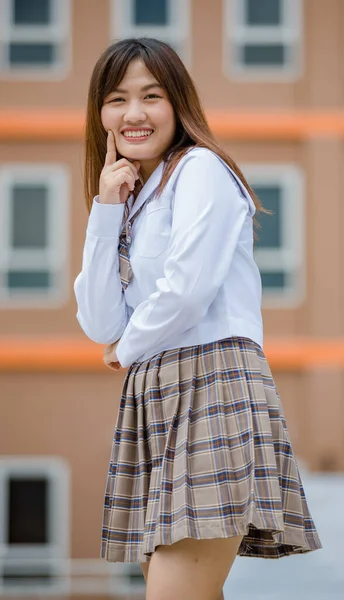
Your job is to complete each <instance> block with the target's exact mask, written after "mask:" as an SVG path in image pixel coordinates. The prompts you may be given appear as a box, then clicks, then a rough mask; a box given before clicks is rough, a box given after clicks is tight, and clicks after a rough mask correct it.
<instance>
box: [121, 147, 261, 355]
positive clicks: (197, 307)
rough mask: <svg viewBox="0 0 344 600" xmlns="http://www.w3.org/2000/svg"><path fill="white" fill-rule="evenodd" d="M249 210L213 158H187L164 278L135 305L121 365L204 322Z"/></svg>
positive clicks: (179, 181) (208, 155)
mask: <svg viewBox="0 0 344 600" xmlns="http://www.w3.org/2000/svg"><path fill="white" fill-rule="evenodd" d="M248 211H249V201H248V200H247V199H246V198H245V197H243V195H241V193H240V192H239V191H238V186H237V184H236V183H234V181H233V178H232V175H231V173H230V172H229V170H228V169H227V168H226V167H225V166H224V165H223V163H221V161H220V160H219V159H218V158H217V157H216V156H214V155H213V154H211V153H209V152H207V153H204V154H203V153H202V154H201V153H199V154H196V155H194V156H192V155H191V156H190V158H189V160H188V161H187V162H186V163H185V165H183V167H182V169H181V171H180V174H179V175H178V178H177V182H176V186H175V198H174V208H173V220H172V231H171V238H170V243H169V247H168V257H167V258H166V261H165V263H164V277H162V278H160V279H157V281H156V288H157V289H156V291H155V292H154V293H152V294H151V295H150V296H149V297H148V299H147V300H146V301H144V302H142V303H141V304H139V305H138V307H137V308H136V310H135V311H134V313H133V314H132V316H131V318H130V320H129V323H128V325H127V327H126V329H125V331H124V333H123V335H122V337H121V339H120V342H119V344H118V346H117V357H118V360H119V362H120V363H121V365H122V366H123V367H127V366H129V365H131V364H132V363H133V362H135V361H136V360H138V359H139V358H140V357H141V355H142V354H145V353H146V352H147V351H149V350H150V349H152V348H154V347H155V346H156V345H158V344H161V342H163V340H164V339H167V338H168V337H169V336H171V334H172V333H173V336H176V335H178V334H179V333H183V332H184V331H186V330H187V329H189V328H191V327H193V326H195V325H196V324H197V323H199V322H200V321H201V320H202V318H203V317H204V316H205V314H206V313H207V310H208V308H209V306H210V305H211V303H212V302H213V300H214V298H215V296H216V294H217V292H218V290H219V288H220V287H221V285H222V284H223V283H224V281H225V278H226V275H227V273H228V270H229V267H230V264H231V260H232V258H233V254H234V251H235V248H236V245H237V242H238V239H239V235H240V232H241V229H242V227H243V224H244V221H245V218H246V215H247V213H248Z"/></svg>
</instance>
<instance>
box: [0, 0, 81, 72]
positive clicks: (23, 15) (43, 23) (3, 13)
mask: <svg viewBox="0 0 344 600" xmlns="http://www.w3.org/2000/svg"><path fill="white" fill-rule="evenodd" d="M69 3H70V0H2V2H1V3H0V75H2V76H3V77H4V75H6V77H7V76H9V75H10V76H11V77H12V76H15V77H20V78H23V77H24V78H28V77H30V78H32V77H33V76H37V75H40V76H42V75H43V76H44V77H45V78H46V77H50V78H51V77H54V76H55V77H56V76H57V75H64V74H65V71H66V67H67V59H68V56H69V54H70V33H69V21H70V18H69V11H70V5H69Z"/></svg>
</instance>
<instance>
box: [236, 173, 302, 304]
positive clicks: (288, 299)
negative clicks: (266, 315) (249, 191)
mask: <svg viewBox="0 0 344 600" xmlns="http://www.w3.org/2000/svg"><path fill="white" fill-rule="evenodd" d="M242 169H243V172H244V173H245V177H246V179H247V180H248V182H249V184H250V186H251V187H252V188H254V187H255V186H256V185H275V186H278V187H279V188H281V192H282V193H281V204H282V207H281V211H282V222H281V236H282V246H281V248H279V249H276V248H257V249H255V250H254V257H255V261H256V263H257V265H258V268H259V270H260V271H275V270H281V271H283V272H284V273H286V275H287V276H288V275H289V277H290V279H291V280H293V281H292V283H291V284H290V285H289V286H288V285H287V286H286V288H284V289H282V288H263V300H262V305H263V308H296V307H298V306H300V304H302V302H303V301H304V300H305V296H306V265H305V243H306V241H305V238H306V232H305V194H304V175H303V171H302V169H301V168H299V167H298V166H296V165H291V164H278V165H277V164H267V163H264V164H258V163H247V164H244V165H243V166H242ZM262 201H263V200H262ZM258 221H259V216H258ZM260 231H261V230H259V229H258V230H257V234H258V236H259V235H260Z"/></svg>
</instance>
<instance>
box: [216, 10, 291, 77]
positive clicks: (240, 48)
mask: <svg viewBox="0 0 344 600" xmlns="http://www.w3.org/2000/svg"><path fill="white" fill-rule="evenodd" d="M224 3H225V5H224V9H225V23H226V25H225V27H226V34H225V36H224V39H225V49H224V56H225V63H226V64H225V68H226V71H229V75H230V76H231V77H240V76H243V77H245V78H248V77H249V78H256V79H272V80H276V79H277V80H279V79H288V80H291V79H295V78H296V77H298V76H299V74H300V70H301V29H302V27H301V18H302V0H259V2H258V1H257V0H224Z"/></svg>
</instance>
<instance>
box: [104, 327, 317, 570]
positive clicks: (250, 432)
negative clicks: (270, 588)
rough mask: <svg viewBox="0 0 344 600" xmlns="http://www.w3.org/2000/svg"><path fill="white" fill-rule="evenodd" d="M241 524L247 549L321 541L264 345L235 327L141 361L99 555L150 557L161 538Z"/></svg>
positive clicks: (271, 552) (275, 549)
mask: <svg viewBox="0 0 344 600" xmlns="http://www.w3.org/2000/svg"><path fill="white" fill-rule="evenodd" d="M237 535H243V536H244V537H243V539H242V542H241V545H240V547H239V550H238V555H240V556H253V557H262V558H280V557H283V556H287V555H290V554H297V553H305V552H310V551H312V550H316V549H318V548H321V547H322V544H321V542H320V539H319V536H318V533H317V531H316V528H315V525H314V522H313V520H312V517H311V514H310V512H309V509H308V505H307V501H306V497H305V493H304V489H303V486H302V482H301V479H300V474H299V470H298V466H297V462H296V458H295V456H294V454H293V450H292V446H291V442H290V438H289V434H288V430H287V425H286V421H285V417H284V413H283V408H282V405H281V401H280V398H279V395H278V393H277V391H276V387H275V383H274V380H273V378H272V375H271V371H270V368H269V365H268V363H267V360H266V358H265V355H264V353H263V351H262V349H261V348H260V346H258V345H257V344H256V343H255V342H253V341H251V340H249V339H247V338H242V337H232V338H227V339H223V340H219V341H216V342H211V343H207V344H203V345H199V346H189V347H185V348H178V349H175V350H167V351H164V352H161V353H160V354H157V355H155V356H153V357H152V358H150V359H148V360H146V361H144V362H141V363H138V362H136V363H133V364H132V365H131V366H130V368H129V369H128V371H127V374H126V378H125V381H124V385H123V393H122V398H121V403H120V409H119V414H118V419H117V424H116V427H115V433H114V441H113V446H112V454H111V459H110V468H109V473H108V478H107V484H106V491H105V505H104V513H103V528H102V543H101V554H100V557H101V558H103V559H106V560H108V561H110V562H118V561H119V562H146V561H148V560H149V559H150V556H151V554H152V553H153V552H154V550H155V549H156V548H157V546H159V545H168V544H173V543H174V542H177V541H178V540H181V539H183V538H196V539H210V538H227V537H232V536H237Z"/></svg>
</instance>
